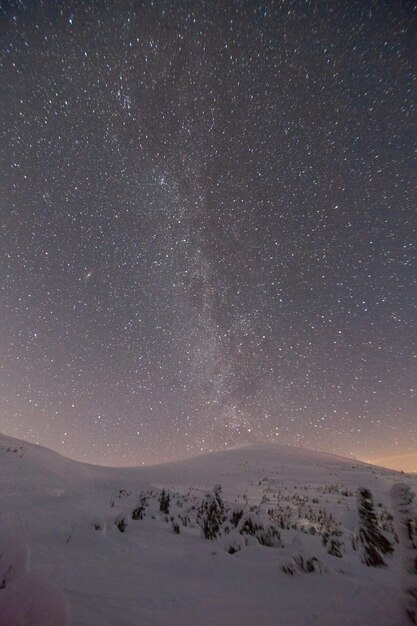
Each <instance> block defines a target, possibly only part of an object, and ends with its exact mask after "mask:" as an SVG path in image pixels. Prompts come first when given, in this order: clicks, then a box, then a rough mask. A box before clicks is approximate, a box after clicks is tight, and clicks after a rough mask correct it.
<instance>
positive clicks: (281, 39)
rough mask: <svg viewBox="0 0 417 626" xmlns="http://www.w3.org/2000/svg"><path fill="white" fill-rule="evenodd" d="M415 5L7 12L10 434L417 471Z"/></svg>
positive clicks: (0, 315) (3, 334)
mask: <svg viewBox="0 0 417 626" xmlns="http://www.w3.org/2000/svg"><path fill="white" fill-rule="evenodd" d="M413 19H415V18H413V11H412V3H411V2H401V1H400V0H397V1H392V2H388V1H384V0H378V1H374V2H371V1H369V0H358V1H350V2H325V1H315V2H314V1H311V2H302V1H301V0H299V1H290V0H288V1H285V0H284V1H282V2H273V1H269V2H238V1H230V2H229V1H228V2H225V1H220V0H219V1H213V2H202V1H199V2H180V1H178V2H166V1H156V0H155V1H152V2H144V3H142V2H134V1H133V0H130V1H128V0H127V1H124V2H116V1H115V2H110V1H105V0H97V1H91V2H82V1H79V2H75V1H74V2H68V1H62V2H53V1H52V0H51V1H47V0H44V1H36V0H30V1H29V0H28V1H24V0H22V1H15V2H13V1H12V2H1V3H0V44H1V56H0V79H1V86H2V87H1V89H2V91H1V95H0V98H1V101H0V124H1V127H0V139H1V141H0V154H1V177H0V192H1V196H0V197H1V206H0V211H1V221H0V225H1V229H0V254H1V260H0V263H1V270H0V271H1V276H0V278H1V301H0V306H1V310H0V358H1V361H0V362H1V370H0V384H1V388H0V431H2V432H5V433H6V434H9V435H13V436H16V437H19V438H25V439H27V440H29V441H33V442H39V443H41V444H43V445H47V446H49V447H52V448H54V449H56V450H58V451H60V452H62V453H63V454H67V455H69V456H72V457H74V458H77V459H81V460H86V461H90V462H97V463H103V464H107V463H109V464H118V465H123V464H140V463H149V462H157V461H162V460H168V459H173V458H183V457H185V456H187V455H190V454H196V453H198V452H200V451H208V450H211V449H222V448H224V447H226V446H231V445H234V444H237V443H243V442H250V441H258V440H274V441H277V442H280V443H284V444H290V445H305V446H309V447H315V448H322V449H325V450H329V451H336V452H339V453H343V454H353V455H364V454H365V453H366V454H367V455H369V454H383V453H384V454H385V453H391V452H392V453H393V452H395V453H401V452H412V451H413V450H416V448H417V415H416V408H415V397H413V396H414V395H415V394H414V391H413V389H415V388H416V387H415V385H416V358H415V357H416V349H415V348H416V342H415V328H416V326H415V324H416V321H417V320H416V306H415V305H416V298H415V293H416V291H415V276H416V265H415V248H414V243H415V240H416V222H415V214H414V209H415V205H416V204H415V203H416V194H415V177H414V163H413V159H412V155H413V152H412V149H413V142H412V121H413V116H414V115H415V108H414V105H413V103H414V96H415V92H414V93H413V91H412V88H413V56H412V47H413V45H415V43H416V41H415V37H414V38H413V31H412V20H413Z"/></svg>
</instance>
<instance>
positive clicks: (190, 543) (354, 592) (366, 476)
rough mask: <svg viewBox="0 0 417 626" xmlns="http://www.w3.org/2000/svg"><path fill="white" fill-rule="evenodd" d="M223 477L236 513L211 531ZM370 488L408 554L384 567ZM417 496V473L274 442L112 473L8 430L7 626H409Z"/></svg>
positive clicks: (4, 513)
mask: <svg viewBox="0 0 417 626" xmlns="http://www.w3.org/2000/svg"><path fill="white" fill-rule="evenodd" d="M217 484H220V485H221V486H222V492H221V499H222V503H221V507H223V508H224V517H225V518H227V519H226V520H224V521H223V524H221V528H220V532H221V534H220V536H219V537H218V538H216V539H214V540H207V539H205V538H204V537H203V536H202V528H201V523H200V522H201V515H202V513H201V511H200V508H201V506H202V504H201V503H202V501H203V499H204V498H205V496H206V494H207V493H208V492H210V494H211V495H210V496H209V497H208V499H206V500H205V501H206V502H208V503H210V502H213V501H214V500H213V498H214V495H213V487H214V486H215V485H217ZM365 488H366V489H367V490H369V491H370V492H371V494H372V497H373V501H374V504H375V513H376V518H377V520H378V525H379V530H380V531H381V532H382V533H383V534H384V536H385V537H386V538H387V539H388V540H389V541H390V543H391V544H392V546H393V548H394V553H393V554H392V555H386V556H384V557H383V559H384V562H385V563H386V565H385V566H383V567H368V566H367V565H366V564H365V563H364V545H362V543H361V540H360V523H361V522H360V515H359V512H358V510H359V504H360V498H359V495H358V494H359V490H360V489H365ZM162 489H164V490H165V493H166V494H168V495H169V499H170V502H169V513H168V514H166V513H164V512H161V511H160V497H161V490H162ZM416 490H417V476H415V475H407V474H401V473H399V472H395V471H391V470H386V469H382V468H378V467H374V466H370V465H366V464H364V463H359V462H357V461H352V460H349V459H345V458H341V457H336V456H332V455H329V454H325V453H320V452H316V451H310V450H304V449H300V448H289V447H282V446H278V445H274V444H263V445H254V446H248V447H243V448H239V449H232V450H228V451H225V452H219V453H214V454H210V455H205V456H201V457H198V458H195V459H191V460H187V461H183V462H178V463H170V464H166V465H160V466H152V467H140V468H107V467H96V466H91V465H86V464H82V463H78V462H75V461H71V460H69V459H66V458H64V457H62V456H60V455H59V454H56V453H54V452H52V451H50V450H47V449H45V448H42V447H40V446H34V445H32V444H28V443H25V442H22V441H18V440H15V439H12V438H9V437H6V436H0V493H1V500H2V503H1V507H0V584H1V583H2V580H4V584H3V585H2V587H3V588H1V589H0V626H35V625H36V626H66V625H67V624H69V623H71V624H73V625H74V626H94V625H96V624H97V625H100V626H141V625H144V626H146V625H158V626H174V625H175V626H179V625H181V626H191V625H192V626H196V625H199V626H205V625H207V626H209V625H213V626H214V625H216V626H234V625H236V626H237V625H239V626H246V625H247V626H249V625H251V626H252V625H254V624H259V625H260V624H262V625H265V626H268V625H274V626H333V625H336V624H337V625H338V626H355V625H356V626H369V625H370V624H378V625H379V626H402V625H404V626H406V624H410V623H413V622H412V620H413V611H414V610H417V506H416V501H415V498H414V492H415V491H416ZM221 507H220V508H221ZM134 510H139V513H137V515H138V516H139V517H141V516H142V517H143V518H142V519H132V511H134ZM201 510H202V509H201ZM222 510H223V509H222ZM199 511H200V513H199ZM239 512H240V513H239ZM234 513H236V514H237V517H239V515H242V517H241V518H240V520H239V522H238V523H237V524H236V526H234V523H232V522H231V521H230V520H232V516H233V514H234ZM116 522H117V524H116ZM121 522H122V523H121ZM124 523H126V524H127V526H126V527H125V528H123V525H124ZM256 524H257V525H258V526H257V528H258V530H257V531H256V533H255V534H253V535H251V534H250V533H249V532H247V529H248V528H250V527H252V526H253V525H256ZM268 525H269V526H268ZM119 528H122V529H123V530H124V532H120V530H119ZM268 528H269V531H268ZM245 529H246V530H245ZM259 529H260V530H259ZM271 529H272V531H271ZM274 529H275V530H274ZM178 530H179V534H178V533H177V532H176V531H178ZM268 532H269V534H268ZM270 532H272V533H274V532H278V533H279V538H277V536H275V535H274V536H273V540H271V542H270V543H271V547H269V546H267V545H261V543H260V541H265V542H266V543H268V542H269V540H270V539H271V537H272V535H271V534H270ZM414 533H415V534H414ZM265 537H266V539H265ZM332 542H333V543H332ZM230 552H233V553H230ZM414 563H416V567H414ZM414 593H415V594H416V602H414V596H413V594H414Z"/></svg>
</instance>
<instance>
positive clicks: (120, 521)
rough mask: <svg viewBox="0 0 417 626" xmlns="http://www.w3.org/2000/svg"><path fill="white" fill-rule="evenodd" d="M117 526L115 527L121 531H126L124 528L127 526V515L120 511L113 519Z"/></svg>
mask: <svg viewBox="0 0 417 626" xmlns="http://www.w3.org/2000/svg"><path fill="white" fill-rule="evenodd" d="M114 523H115V524H116V526H117V528H118V529H119V530H120V532H121V533H124V532H126V528H127V515H125V514H124V513H121V514H120V515H119V516H118V517H117V518H116V520H115V522H114Z"/></svg>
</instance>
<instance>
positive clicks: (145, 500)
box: [132, 493, 149, 520]
mask: <svg viewBox="0 0 417 626" xmlns="http://www.w3.org/2000/svg"><path fill="white" fill-rule="evenodd" d="M148 504H149V496H148V495H147V494H144V493H142V494H141V495H140V497H139V504H138V506H137V507H136V508H135V509H133V511H132V519H133V520H138V519H143V518H144V517H145V511H146V507H147V506H148Z"/></svg>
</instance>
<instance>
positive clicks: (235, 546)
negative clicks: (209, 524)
mask: <svg viewBox="0 0 417 626" xmlns="http://www.w3.org/2000/svg"><path fill="white" fill-rule="evenodd" d="M244 547H245V540H244V538H243V536H242V535H241V534H240V533H238V532H237V531H236V530H232V531H231V532H230V533H229V534H228V535H227V537H226V538H225V540H224V549H225V550H226V552H228V553H229V554H235V553H236V552H239V550H241V549H242V548H244Z"/></svg>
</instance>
